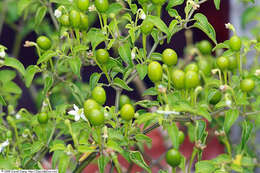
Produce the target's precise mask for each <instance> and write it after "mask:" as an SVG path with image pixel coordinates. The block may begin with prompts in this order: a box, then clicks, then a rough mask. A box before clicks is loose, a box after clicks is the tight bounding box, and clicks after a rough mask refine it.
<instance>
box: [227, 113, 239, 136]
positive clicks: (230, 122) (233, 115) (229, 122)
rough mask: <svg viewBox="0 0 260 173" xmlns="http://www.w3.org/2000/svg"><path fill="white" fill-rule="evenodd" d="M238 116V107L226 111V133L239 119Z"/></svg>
mask: <svg viewBox="0 0 260 173" xmlns="http://www.w3.org/2000/svg"><path fill="white" fill-rule="evenodd" d="M238 116H239V111H238V110H237V109H229V110H228V111H227V112H226V115H225V121H224V130H225V133H226V134H228V132H229V130H230V128H231V126H232V125H233V124H234V122H235V121H236V120H237V118H238Z"/></svg>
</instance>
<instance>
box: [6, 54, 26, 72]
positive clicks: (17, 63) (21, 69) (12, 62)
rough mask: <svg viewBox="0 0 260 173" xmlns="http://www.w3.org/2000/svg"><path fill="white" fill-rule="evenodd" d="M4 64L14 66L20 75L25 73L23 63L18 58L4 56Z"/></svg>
mask: <svg viewBox="0 0 260 173" xmlns="http://www.w3.org/2000/svg"><path fill="white" fill-rule="evenodd" d="M4 65H6V66H8V67H13V68H15V69H16V70H18V71H19V72H20V73H21V74H22V75H24V74H25V69H24V66H23V64H22V63H21V62H20V61H19V60H17V59H15V58H5V61H4Z"/></svg>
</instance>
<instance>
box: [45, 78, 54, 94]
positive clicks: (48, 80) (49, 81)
mask: <svg viewBox="0 0 260 173" xmlns="http://www.w3.org/2000/svg"><path fill="white" fill-rule="evenodd" d="M52 84H53V78H52V76H47V77H46V78H45V81H44V89H43V95H44V96H45V95H46V94H47V92H48V91H49V90H50V88H51V86H52Z"/></svg>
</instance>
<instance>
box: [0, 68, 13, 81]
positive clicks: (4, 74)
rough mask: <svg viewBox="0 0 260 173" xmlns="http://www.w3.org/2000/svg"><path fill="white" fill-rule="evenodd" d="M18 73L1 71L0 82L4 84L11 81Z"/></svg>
mask: <svg viewBox="0 0 260 173" xmlns="http://www.w3.org/2000/svg"><path fill="white" fill-rule="evenodd" d="M15 76H16V72H15V71H13V70H1V71H0V81H1V82H2V83H5V82H8V81H11V80H13V79H14V78H15Z"/></svg>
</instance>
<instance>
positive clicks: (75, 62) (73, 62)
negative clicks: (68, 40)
mask: <svg viewBox="0 0 260 173" xmlns="http://www.w3.org/2000/svg"><path fill="white" fill-rule="evenodd" d="M69 64H70V68H71V70H72V72H73V73H74V74H75V75H77V76H78V77H80V69H81V64H82V63H81V60H80V58H79V57H72V58H71V59H70V60H69Z"/></svg>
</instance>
